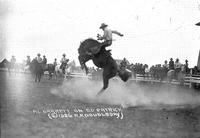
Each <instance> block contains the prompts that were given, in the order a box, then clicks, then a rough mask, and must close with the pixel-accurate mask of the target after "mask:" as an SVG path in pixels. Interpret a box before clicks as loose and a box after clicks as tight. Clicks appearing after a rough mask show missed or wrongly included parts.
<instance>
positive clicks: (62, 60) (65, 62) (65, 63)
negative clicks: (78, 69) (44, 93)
mask: <svg viewBox="0 0 200 138" xmlns="http://www.w3.org/2000/svg"><path fill="white" fill-rule="evenodd" d="M65 56H66V54H63V57H62V59H61V61H60V62H61V66H60V69H62V71H63V74H65V68H66V66H67V63H68V61H69V59H67V58H66V57H65Z"/></svg>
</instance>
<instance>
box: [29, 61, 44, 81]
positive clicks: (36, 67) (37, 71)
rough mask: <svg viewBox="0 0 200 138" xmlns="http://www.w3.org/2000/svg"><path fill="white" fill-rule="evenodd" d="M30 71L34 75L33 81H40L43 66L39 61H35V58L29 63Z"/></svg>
mask: <svg viewBox="0 0 200 138" xmlns="http://www.w3.org/2000/svg"><path fill="white" fill-rule="evenodd" d="M30 71H31V73H32V74H33V75H35V82H40V81H41V78H42V75H43V74H44V71H43V66H42V64H41V63H39V62H38V61H37V59H33V60H32V61H31V64H30Z"/></svg>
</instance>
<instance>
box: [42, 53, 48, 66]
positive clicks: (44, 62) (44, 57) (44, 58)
mask: <svg viewBox="0 0 200 138" xmlns="http://www.w3.org/2000/svg"><path fill="white" fill-rule="evenodd" d="M42 64H44V65H46V64H47V58H46V56H45V55H44V56H43V60H42Z"/></svg>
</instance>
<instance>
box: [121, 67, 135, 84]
mask: <svg viewBox="0 0 200 138" xmlns="http://www.w3.org/2000/svg"><path fill="white" fill-rule="evenodd" d="M118 75H119V77H120V78H121V80H123V81H124V82H126V81H127V80H128V79H129V78H130V77H131V76H132V73H131V71H130V70H128V69H124V70H118Z"/></svg>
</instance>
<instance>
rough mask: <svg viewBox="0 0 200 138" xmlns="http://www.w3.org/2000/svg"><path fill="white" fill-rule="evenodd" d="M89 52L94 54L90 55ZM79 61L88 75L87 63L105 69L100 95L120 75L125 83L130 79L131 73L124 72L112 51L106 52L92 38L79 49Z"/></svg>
mask: <svg viewBox="0 0 200 138" xmlns="http://www.w3.org/2000/svg"><path fill="white" fill-rule="evenodd" d="M88 52H90V53H92V54H88ZM78 53H79V56H78V59H79V62H80V65H81V68H82V69H85V71H86V74H88V68H87V66H86V62H87V61H89V60H92V61H93V63H94V65H96V66H97V67H98V68H102V69H103V73H102V75H103V88H102V89H101V90H100V92H99V93H98V95H99V94H101V93H102V92H103V91H104V90H105V89H106V88H107V87H108V84H109V79H111V78H113V77H115V76H116V75H118V76H119V77H120V78H121V79H122V80H123V81H124V82H126V81H127V80H128V79H129V78H130V77H131V73H130V72H129V71H127V70H125V69H124V70H122V69H121V68H120V67H119V66H118V65H117V63H116V61H115V60H114V59H113V58H112V56H111V52H110V50H106V49H105V47H104V46H103V44H102V43H100V42H98V41H97V40H94V39H92V38H89V39H86V40H84V41H83V42H81V44H80V46H79V48H78Z"/></svg>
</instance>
